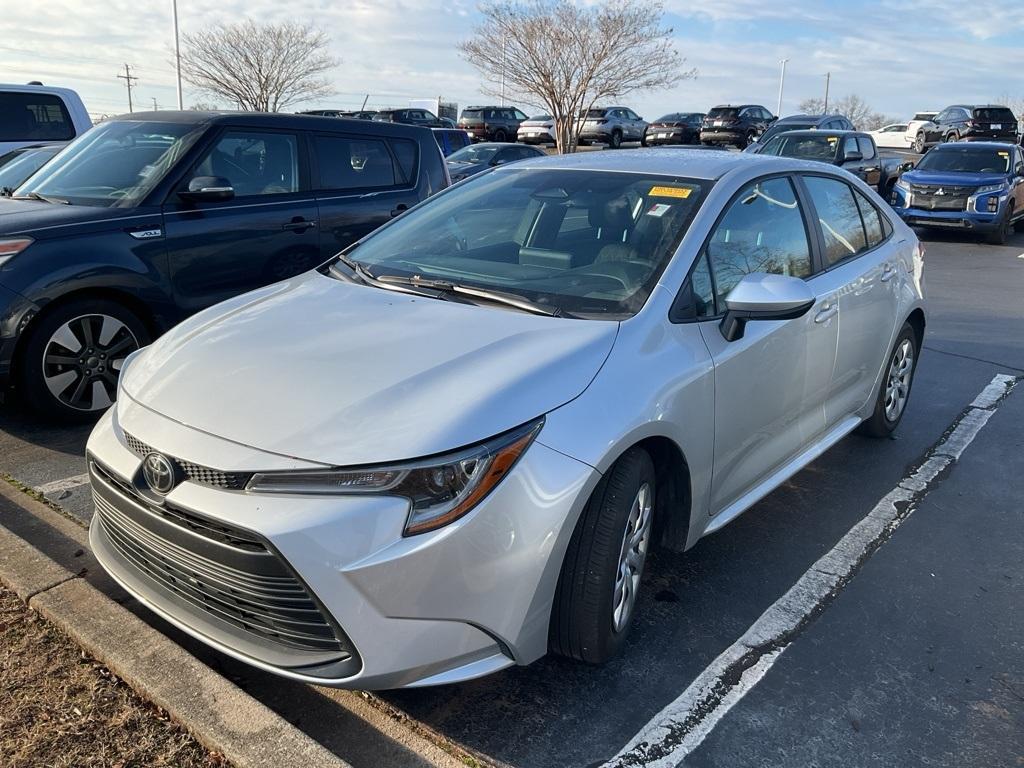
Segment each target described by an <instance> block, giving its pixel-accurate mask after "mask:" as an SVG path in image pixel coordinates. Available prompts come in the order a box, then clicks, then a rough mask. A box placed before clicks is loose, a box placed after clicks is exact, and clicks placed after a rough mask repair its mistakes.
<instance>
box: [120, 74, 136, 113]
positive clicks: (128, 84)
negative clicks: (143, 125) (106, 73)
mask: <svg viewBox="0 0 1024 768" xmlns="http://www.w3.org/2000/svg"><path fill="white" fill-rule="evenodd" d="M117 77H118V79H120V80H124V84H125V86H126V87H127V88H128V111H129V112H134V111H135V110H133V109H132V88H133V87H134V85H133V84H132V81H133V80H138V79H139V78H137V77H136V76H135V75H133V74H132V72H131V68H130V67H129V66H128V64H127V62H125V65H124V74H123V75H118V76H117Z"/></svg>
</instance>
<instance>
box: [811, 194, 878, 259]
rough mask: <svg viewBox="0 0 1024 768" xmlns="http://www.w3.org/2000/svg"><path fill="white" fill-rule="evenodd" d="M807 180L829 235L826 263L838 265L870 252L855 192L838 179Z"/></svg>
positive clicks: (826, 234) (824, 228)
mask: <svg viewBox="0 0 1024 768" xmlns="http://www.w3.org/2000/svg"><path fill="white" fill-rule="evenodd" d="M804 181H805V182H806V184H807V190H808V192H810V194H811V200H813V201H814V208H815V210H817V212H818V222H819V223H820V224H821V231H822V234H824V236H825V261H826V263H827V264H828V265H830V266H831V265H832V264H836V263H837V262H840V261H842V260H843V259H848V258H850V257H851V256H855V255H857V254H858V253H861V252H862V251H865V250H867V247H868V244H867V238H866V236H865V234H864V224H863V222H862V221H861V218H860V210H859V209H858V207H857V202H856V201H855V200H854V198H853V190H852V189H850V187H849V186H848V185H847V184H846V183H844V182H842V181H839V180H838V179H826V178H824V177H822V176H807V177H805V179H804Z"/></svg>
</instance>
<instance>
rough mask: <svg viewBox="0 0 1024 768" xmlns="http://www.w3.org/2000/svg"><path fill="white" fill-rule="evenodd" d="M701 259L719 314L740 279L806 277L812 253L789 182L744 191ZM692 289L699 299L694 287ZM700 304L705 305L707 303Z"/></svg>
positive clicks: (772, 182)
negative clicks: (709, 273) (711, 282)
mask: <svg viewBox="0 0 1024 768" xmlns="http://www.w3.org/2000/svg"><path fill="white" fill-rule="evenodd" d="M850 202H851V203H852V202H853V198H850ZM855 210H856V209H855ZM704 254H705V255H706V256H707V258H708V261H709V262H710V264H711V271H712V274H713V275H714V281H715V306H716V308H717V311H718V312H722V311H723V310H724V309H725V297H726V296H728V295H729V292H730V291H732V289H733V288H735V287H736V284H737V283H738V282H739V281H740V280H741V279H742V278H743V276H744V275H749V274H751V273H753V272H768V273H769V274H773V275H792V276H794V277H808V276H809V275H810V274H811V248H810V244H809V242H808V239H807V229H806V228H805V227H804V217H803V213H801V210H800V203H799V201H798V200H797V197H796V191H795V190H794V188H793V183H792V182H791V181H790V180H789V179H786V178H775V179H765V180H761V181H755V182H753V183H751V184H749V185H748V186H747V187H745V188H744V189H743V191H741V192H740V194H739V196H738V197H736V199H735V200H734V201H733V202H732V204H731V205H730V206H729V210H728V211H727V212H726V214H725V216H723V217H722V220H721V221H720V222H719V223H718V226H717V227H715V231H714V232H713V233H712V235H711V238H710V239H709V240H708V243H707V245H706V246H705V247H704ZM694 290H695V292H697V293H698V294H699V291H698V287H697V285H696V284H695V285H694ZM704 302H705V304H707V303H708V301H707V299H706V298H705V299H704ZM698 303H699V302H698Z"/></svg>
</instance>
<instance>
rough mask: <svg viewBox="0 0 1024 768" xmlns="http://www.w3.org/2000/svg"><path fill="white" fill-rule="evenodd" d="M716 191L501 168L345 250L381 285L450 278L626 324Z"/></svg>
mask: <svg viewBox="0 0 1024 768" xmlns="http://www.w3.org/2000/svg"><path fill="white" fill-rule="evenodd" d="M706 186H707V182H700V181H694V180H692V179H686V178H681V177H676V176H658V175H646V174H634V173H620V172H607V171H583V170H565V169H547V168H536V169H509V170H503V171H498V172H497V173H489V174H486V175H485V176H483V177H480V178H478V179H476V180H472V181H469V182H467V183H465V184H461V185H459V186H457V187H453V188H452V189H451V190H450V191H447V192H444V193H442V194H440V195H438V196H437V197H435V198H433V199H431V200H430V201H428V202H427V203H425V204H424V205H421V206H419V207H417V208H415V209H413V210H412V211H410V212H409V213H407V214H405V215H404V216H402V217H401V218H400V219H398V220H397V221H395V222H394V223H393V224H391V225H389V226H386V227H384V228H382V229H380V230H378V231H377V232H376V233H374V234H372V235H370V236H369V238H367V239H366V240H365V241H363V242H362V243H361V244H359V245H358V246H356V247H355V248H353V249H350V250H349V251H348V253H347V255H348V257H349V258H352V259H354V260H356V261H358V262H359V263H360V264H362V265H365V267H366V269H367V270H368V271H369V272H370V273H371V274H372V275H373V276H375V277H378V278H380V277H381V276H384V275H398V276H402V277H412V276H419V277H420V278H422V279H433V280H444V281H449V282H453V283H457V284H459V285H468V286H472V287H475V288H483V289H488V290H494V291H501V292H503V293H511V294H515V295H518V296H520V297H524V298H526V299H528V300H530V301H532V302H535V303H537V304H540V305H543V306H546V307H548V308H550V309H551V310H552V311H554V310H560V311H561V312H563V313H565V314H567V315H573V316H579V317H588V318H593V317H600V318H621V317H624V316H629V315H632V314H633V313H635V312H637V311H638V310H639V309H640V308H641V307H642V306H643V305H644V302H645V301H646V300H647V297H648V296H649V295H650V293H651V291H652V290H653V289H654V286H655V284H656V283H657V280H658V277H659V276H660V275H661V273H662V271H663V270H664V268H665V266H666V265H667V264H668V262H669V260H670V259H671V258H672V255H673V254H674V253H675V250H676V247H677V246H678V244H679V241H680V239H681V238H682V236H683V234H684V233H685V232H686V230H687V228H688V227H689V225H690V222H691V220H692V218H693V215H694V213H695V212H696V210H697V208H698V207H699V206H700V203H701V201H702V199H703V196H704V191H705V188H706Z"/></svg>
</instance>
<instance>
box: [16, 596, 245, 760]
mask: <svg viewBox="0 0 1024 768" xmlns="http://www.w3.org/2000/svg"><path fill="white" fill-rule="evenodd" d="M227 765H228V763H227V761H225V760H224V759H223V758H222V757H220V756H219V755H217V754H213V753H210V752H208V751H206V750H205V749H204V748H203V747H202V746H200V744H199V743H198V742H197V741H196V740H195V739H194V738H192V736H190V735H189V734H188V732H187V731H185V730H184V729H183V728H181V727H180V726H178V725H177V724H175V723H173V722H171V720H170V718H169V717H168V716H167V713H166V712H164V711H163V710H161V709H159V708H158V707H155V706H154V705H152V704H150V703H149V702H146V701H145V700H143V699H142V698H140V697H139V696H138V695H137V694H136V693H135V692H134V691H133V690H132V689H131V688H129V687H128V686H127V685H125V684H124V683H123V682H121V681H120V680H119V679H118V678H117V677H115V676H114V675H113V674H112V673H111V672H110V671H109V670H108V669H107V668H106V667H104V666H103V665H102V664H100V663H99V662H97V661H96V660H95V659H92V658H90V657H89V656H87V655H86V654H85V653H84V652H83V651H82V650H81V649H80V648H78V646H76V645H75V644H74V643H73V642H72V641H71V640H69V639H68V638H67V637H66V636H65V635H63V634H62V633H61V632H60V631H59V630H58V629H56V628H55V627H53V626H52V625H50V624H48V623H47V622H46V621H45V620H43V619H42V618H41V617H40V616H39V615H38V614H37V613H35V611H32V610H30V609H29V608H28V606H26V605H25V604H24V603H23V602H22V601H21V600H20V599H19V598H18V596H17V595H16V594H14V593H13V592H11V591H9V590H7V589H4V588H3V587H0V766H3V768H8V767H10V768H15V767H17V768H27V767H28V766H47V767H48V768H50V767H52V768H71V766H75V768H78V767H79V766H82V767H83V768H86V767H88V768H91V767H92V766H108V767H112V768H132V767H134V766H140V767H141V766H175V767H176V768H178V767H180V768H198V767H199V766H202V767H203V768H211V767H212V766H218V767H223V766H227Z"/></svg>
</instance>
